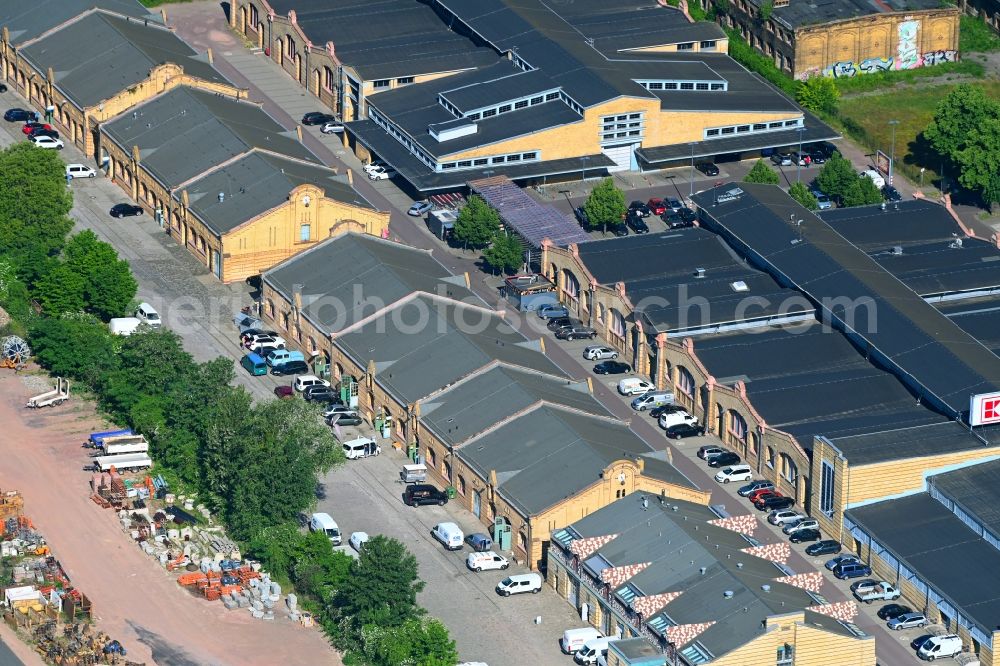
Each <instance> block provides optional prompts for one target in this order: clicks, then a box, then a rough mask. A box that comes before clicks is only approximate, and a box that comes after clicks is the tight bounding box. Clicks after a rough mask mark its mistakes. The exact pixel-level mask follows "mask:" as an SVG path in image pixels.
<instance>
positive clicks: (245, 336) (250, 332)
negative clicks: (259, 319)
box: [240, 328, 278, 347]
mask: <svg viewBox="0 0 1000 666" xmlns="http://www.w3.org/2000/svg"><path fill="white" fill-rule="evenodd" d="M258 334H259V335H270V336H276V335H278V332H277V331H272V330H269V329H266V328H245V329H243V330H242V331H241V332H240V345H242V346H244V347H246V344H247V341H248V340H250V338H252V337H253V336H255V335H258Z"/></svg>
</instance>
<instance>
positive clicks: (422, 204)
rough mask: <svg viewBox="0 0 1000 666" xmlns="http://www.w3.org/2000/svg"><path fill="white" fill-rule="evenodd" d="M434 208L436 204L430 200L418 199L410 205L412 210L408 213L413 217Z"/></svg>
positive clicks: (407, 212)
mask: <svg viewBox="0 0 1000 666" xmlns="http://www.w3.org/2000/svg"><path fill="white" fill-rule="evenodd" d="M432 210H434V204H432V203H431V202H430V201H418V202H416V203H414V204H413V205H412V206H410V210H408V211H406V214H407V215H409V216H411V217H420V216H421V215H424V214H426V213H429V212H431V211H432Z"/></svg>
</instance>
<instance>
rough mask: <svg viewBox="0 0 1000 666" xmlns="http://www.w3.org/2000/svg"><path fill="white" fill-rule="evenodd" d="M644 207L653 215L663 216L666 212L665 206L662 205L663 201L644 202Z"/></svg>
mask: <svg viewBox="0 0 1000 666" xmlns="http://www.w3.org/2000/svg"><path fill="white" fill-rule="evenodd" d="M646 206H647V207H648V208H649V212H650V213H652V214H653V215H663V214H664V213H666V212H667V205H666V204H665V203H663V199H650V200H649V201H647V202H646Z"/></svg>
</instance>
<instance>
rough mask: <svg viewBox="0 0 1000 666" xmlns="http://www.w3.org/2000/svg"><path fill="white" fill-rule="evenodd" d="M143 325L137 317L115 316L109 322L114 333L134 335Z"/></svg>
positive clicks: (109, 326)
mask: <svg viewBox="0 0 1000 666" xmlns="http://www.w3.org/2000/svg"><path fill="white" fill-rule="evenodd" d="M141 325H142V321H141V320H139V319H136V318H135V317H115V318H114V319H112V320H111V321H109V322H108V328H109V329H110V330H111V333H112V335H132V334H133V333H135V331H136V329H137V328H139V326H141Z"/></svg>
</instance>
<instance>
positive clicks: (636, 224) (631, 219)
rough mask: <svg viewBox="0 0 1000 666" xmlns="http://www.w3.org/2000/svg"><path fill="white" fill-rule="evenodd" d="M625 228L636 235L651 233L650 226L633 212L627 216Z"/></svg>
mask: <svg viewBox="0 0 1000 666" xmlns="http://www.w3.org/2000/svg"><path fill="white" fill-rule="evenodd" d="M625 226H626V227H628V228H629V229H631V230H632V231H634V232H635V233H636V234H648V233H649V225H648V224H646V221H645V220H644V219H642V217H641V216H639V215H637V214H636V213H633V212H630V213H629V214H628V215H626V216H625Z"/></svg>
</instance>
